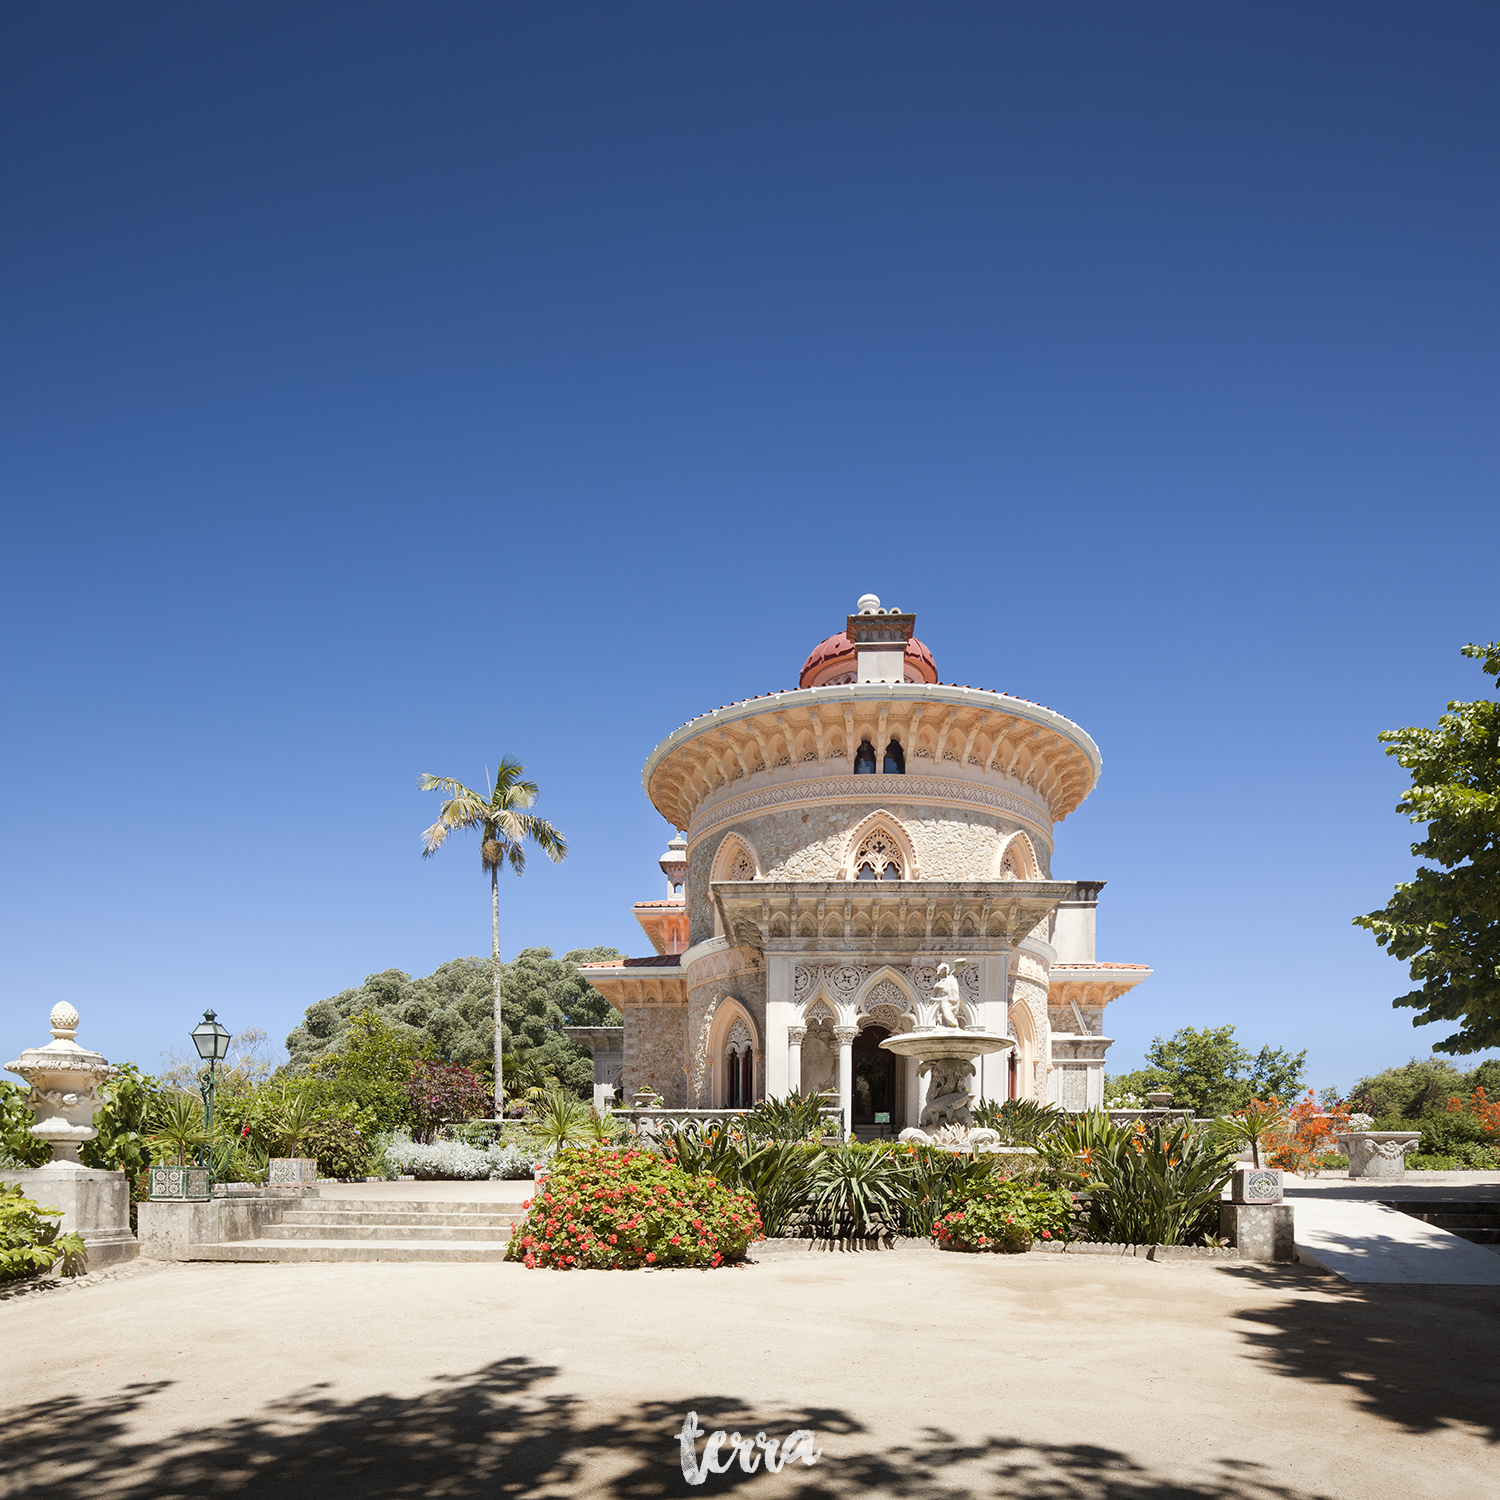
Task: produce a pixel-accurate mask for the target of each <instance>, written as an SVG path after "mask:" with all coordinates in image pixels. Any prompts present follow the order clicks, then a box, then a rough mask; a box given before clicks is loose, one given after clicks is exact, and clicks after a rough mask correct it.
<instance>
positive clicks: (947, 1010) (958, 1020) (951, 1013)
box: [932, 959, 964, 1030]
mask: <svg viewBox="0 0 1500 1500" xmlns="http://www.w3.org/2000/svg"><path fill="white" fill-rule="evenodd" d="M963 962H964V960H963V959H959V960H958V961H957V962H956V963H955V964H953V966H952V967H951V968H950V967H949V966H948V965H947V964H939V965H938V966H937V978H936V979H934V980H933V982H932V1003H933V1005H934V1006H936V1008H937V1023H938V1025H939V1026H947V1027H949V1028H950V1029H952V1030H958V1029H959V1028H961V1027H962V1026H963V1024H964V1013H963V1002H962V1001H961V1000H960V999H959V997H958V970H959V968H960V967H962V965H963Z"/></svg>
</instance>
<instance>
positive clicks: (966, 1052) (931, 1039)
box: [880, 964, 1015, 1150]
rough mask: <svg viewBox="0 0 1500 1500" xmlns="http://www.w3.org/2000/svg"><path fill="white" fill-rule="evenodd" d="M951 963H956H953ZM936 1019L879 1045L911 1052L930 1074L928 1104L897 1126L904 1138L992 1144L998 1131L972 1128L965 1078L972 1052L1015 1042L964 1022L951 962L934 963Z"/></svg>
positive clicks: (995, 1049)
mask: <svg viewBox="0 0 1500 1500" xmlns="http://www.w3.org/2000/svg"><path fill="white" fill-rule="evenodd" d="M955 967H956V966H955ZM932 999H933V1004H934V1007H935V1008H936V1012H937V1025H935V1026H922V1027H918V1028H917V1030H916V1031H907V1032H902V1033H900V1034H899V1035H897V1036H888V1037H887V1038H886V1039H885V1040H884V1041H883V1042H881V1044H880V1045H881V1047H882V1049H883V1050H885V1051H887V1052H894V1053H896V1054H897V1055H898V1056H900V1057H911V1058H915V1059H916V1060H917V1061H918V1062H919V1063H920V1064H921V1066H920V1067H919V1068H918V1070H917V1076H918V1077H925V1078H927V1079H928V1080H929V1082H928V1086H927V1104H926V1106H925V1108H924V1109H923V1110H922V1118H921V1120H920V1121H919V1122H918V1124H917V1126H915V1127H909V1128H908V1129H906V1130H903V1131H902V1132H901V1139H902V1140H903V1141H932V1140H935V1139H940V1140H941V1143H942V1144H944V1145H954V1146H957V1147H960V1148H963V1147H968V1148H969V1149H975V1150H978V1149H986V1148H988V1149H993V1148H994V1146H995V1144H996V1143H997V1142H998V1140H999V1137H998V1136H997V1135H996V1134H995V1132H994V1131H992V1130H984V1129H979V1130H975V1129H974V1115H973V1107H974V1095H973V1092H972V1091H971V1090H970V1088H969V1080H970V1079H972V1078H973V1077H974V1063H975V1060H976V1059H977V1058H980V1057H984V1056H985V1055H986V1054H988V1053H991V1052H1003V1051H1004V1050H1005V1049H1006V1048H1007V1047H1013V1046H1015V1042H1014V1041H1013V1040H1012V1039H1011V1038H1010V1037H1008V1036H1001V1035H1000V1034H999V1033H998V1032H994V1031H985V1030H984V1029H983V1028H979V1027H969V1028H966V1027H965V1026H964V1024H963V1011H962V1008H961V1002H960V1000H959V995H958V979H957V977H956V975H955V973H954V970H953V968H950V967H949V965H947V964H939V965H938V971H937V979H936V981H935V982H934V984H933V986H932Z"/></svg>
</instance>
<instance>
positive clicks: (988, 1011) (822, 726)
mask: <svg viewBox="0 0 1500 1500" xmlns="http://www.w3.org/2000/svg"><path fill="white" fill-rule="evenodd" d="M915 624H916V617H915V616H914V615H909V614H902V613H901V612H900V611H899V610H896V609H894V608H892V609H882V608H881V605H880V601H879V599H877V598H876V597H875V596H874V595H870V594H867V595H865V596H864V597H863V598H862V599H861V600H860V601H859V603H858V606H857V609H856V613H854V614H852V615H850V616H849V617H848V621H847V625H846V628H845V629H844V630H843V631H841V632H840V633H839V634H838V635H835V636H831V637H829V639H828V640H826V641H824V642H823V643H822V644H821V645H820V646H818V647H817V648H816V649H815V650H814V651H813V652H812V654H811V655H810V656H809V657H808V658H807V660H806V662H805V663H804V664H803V667H802V672H801V675H800V678H799V680H798V686H797V689H796V690H795V691H790V692H779V693H772V694H768V695H767V696H765V697H760V698H750V699H746V700H745V701H743V702H741V703H736V704H732V705H731V706H729V707H727V708H720V709H716V710H715V711H714V712H713V713H710V714H704V715H703V716H702V717H701V718H697V719H694V720H692V722H691V723H688V724H685V725H683V727H682V728H681V729H679V730H677V731H676V732H675V733H674V734H671V735H669V736H668V737H667V738H666V739H665V740H663V741H662V742H661V744H659V745H658V746H657V747H656V749H655V750H653V751H652V752H651V755H650V756H649V758H648V759H647V761H646V765H645V769H644V771H643V772H642V776H641V780H642V784H643V785H644V787H645V790H646V795H647V796H648V797H650V799H651V801H652V803H653V804H654V805H655V807H656V808H657V810H658V811H659V812H660V813H661V814H662V816H663V817H665V818H666V819H667V820H668V821H669V822H670V823H671V824H672V825H673V826H674V827H675V828H677V829H678V830H680V832H679V835H678V837H676V838H674V839H673V840H672V842H671V844H670V846H669V848H668V850H667V852H666V854H664V855H663V856H662V860H661V867H662V870H663V872H664V873H665V875H666V877H667V892H668V893H667V897H666V898H665V899H663V900H655V901H642V902H639V903H637V904H636V906H635V915H636V918H637V920H638V921H639V922H640V924H641V926H642V928H643V929H644V930H645V932H646V934H647V936H648V937H649V938H650V940H651V943H652V946H653V947H654V948H655V950H656V951H655V953H653V954H652V955H650V956H648V957H645V958H628V959H624V960H615V961H613V962H610V963H603V964H585V965H584V966H583V968H584V972H585V974H586V976H587V978H588V979H589V981H590V982H591V983H592V984H593V985H594V986H595V987H596V988H597V989H598V990H599V991H600V992H601V993H602V994H604V995H605V996H607V997H608V999H609V1000H610V1002H611V1003H612V1004H613V1005H614V1006H615V1007H616V1009H618V1010H619V1011H620V1013H621V1014H622V1015H623V1017H624V1021H625V1025H624V1063H623V1075H622V1083H623V1086H624V1090H625V1094H626V1097H627V1098H628V1097H630V1095H631V1094H633V1093H634V1092H636V1091H639V1090H645V1089H650V1090H653V1091H654V1092H656V1093H658V1094H660V1095H661V1096H662V1098H663V1099H664V1101H665V1103H666V1104H667V1105H668V1106H669V1107H673V1108H698V1109H725V1108H737V1107H742V1106H746V1105H749V1104H752V1103H754V1102H755V1101H756V1100H757V1099H760V1098H763V1097H765V1096H766V1095H768V1094H769V1095H784V1094H786V1093H787V1092H788V1091H789V1090H790V1089H793V1088H800V1089H801V1090H802V1092H803V1093H804V1094H808V1093H812V1092H814V1091H826V1092H827V1093H829V1094H830V1095H836V1096H837V1099H838V1102H839V1103H840V1105H841V1106H842V1107H843V1109H844V1119H845V1121H846V1122H849V1123H851V1124H852V1125H853V1126H854V1127H855V1128H856V1129H859V1130H860V1131H861V1133H862V1134H873V1133H876V1132H877V1131H879V1132H882V1133H883V1132H884V1131H885V1130H886V1129H887V1128H888V1129H889V1130H890V1131H891V1132H892V1133H894V1132H896V1131H899V1130H900V1129H901V1128H902V1127H903V1126H905V1125H907V1124H910V1123H915V1122H916V1120H917V1119H918V1118H919V1116H920V1114H921V1110H922V1107H923V1105H924V1103H925V1100H924V1099H923V1097H922V1096H923V1092H924V1090H925V1088H926V1080H925V1079H922V1078H919V1077H918V1076H917V1069H916V1066H915V1065H914V1064H912V1063H909V1062H908V1060H907V1059H904V1058H901V1057H898V1056H895V1055H893V1054H892V1053H891V1052H889V1051H887V1050H882V1049H881V1047H880V1045H879V1044H880V1042H881V1041H882V1040H884V1039H885V1038H886V1037H888V1036H890V1035H892V1034H893V1033H897V1032H902V1031H910V1030H912V1029H914V1028H916V1027H919V1026H929V1025H931V1024H932V1023H933V1016H932V1014H931V1012H932V1000H931V992H932V984H933V979H934V976H935V973H936V970H937V966H938V964H939V963H942V962H947V963H950V964H954V963H957V962H958V961H960V960H962V961H963V962H962V967H961V968H959V969H958V977H959V980H960V983H961V986H962V995H963V1000H964V1019H965V1024H967V1025H970V1026H974V1027H982V1028H985V1029H988V1030H992V1031H998V1032H1002V1033H1007V1034H1008V1035H1009V1036H1011V1037H1012V1038H1013V1039H1014V1041H1015V1046H1014V1047H1013V1048H1012V1049H1010V1050H1009V1051H1008V1052H1001V1053H997V1054H994V1055H991V1056H989V1057H986V1058H984V1059H983V1060H982V1063H981V1064H980V1065H979V1077H978V1078H977V1080H976V1089H977V1092H978V1093H979V1095H980V1097H982V1098H986V1099H1005V1098H1020V1099H1046V1100H1050V1101H1052V1102H1054V1103H1057V1104H1060V1105H1062V1106H1063V1107H1064V1108H1066V1109H1073V1110H1080V1109H1086V1108H1090V1107H1092V1106H1096V1105H1100V1104H1102V1103H1103V1102H1104V1055H1105V1052H1106V1050H1107V1049H1108V1047H1109V1044H1110V1038H1109V1037H1108V1036H1106V1035H1105V1034H1104V1033H1105V1026H1104V1010H1105V1007H1106V1006H1107V1005H1108V1004H1109V1002H1110V1001H1111V1000H1114V999H1116V998H1117V997H1119V996H1120V995H1122V994H1124V993H1125V992H1126V991H1127V990H1129V989H1131V988H1132V987H1133V986H1135V985H1137V984H1139V983H1140V982H1141V980H1143V979H1144V978H1146V976H1147V975H1148V974H1150V972H1151V971H1150V969H1149V968H1147V967H1145V966H1144V965H1142V964H1122V963H1104V962H1101V961H1099V960H1097V959H1096V958H1095V957H1094V912H1095V908H1096V905H1097V903H1098V900H1099V892H1100V890H1101V888H1102V887H1103V884H1104V882H1103V881H1097V880H1054V879H1052V850H1053V833H1054V830H1055V828H1056V827H1057V825H1058V824H1059V823H1061V822H1062V821H1063V819H1064V818H1066V817H1067V816H1068V814H1069V813H1071V812H1072V811H1073V810H1074V809H1075V808H1076V807H1078V805H1079V804H1080V803H1081V802H1082V801H1083V799H1084V798H1085V797H1086V796H1088V794H1089V792H1090V791H1091V790H1092V789H1093V786H1094V784H1095V782H1096V781H1097V780H1098V777H1099V770H1100V756H1099V750H1098V747H1097V746H1096V745H1095V744H1094V742H1093V740H1092V739H1090V738H1089V736H1088V735H1087V734H1085V733H1084V731H1083V730H1082V729H1080V728H1079V727H1078V725H1076V724H1074V723H1072V722H1070V721H1069V720H1067V719H1065V718H1063V717H1062V715H1060V714H1057V713H1054V712H1053V711H1052V710H1051V709H1048V708H1043V707H1041V706H1040V705H1039V704H1035V703H1029V702H1027V701H1026V700H1024V699H1021V698H1013V697H1011V696H1009V695H1008V694H1005V693H996V692H988V691H981V690H979V689H976V688H969V687H956V686H952V685H950V684H946V683H940V682H939V681H938V674H937V667H936V664H935V663H934V660H933V656H932V653H931V652H930V651H929V650H928V649H927V647H925V646H924V645H923V644H922V643H921V642H920V641H918V640H916V639H915V638H914V637H913V634H912V631H913V627H914V626H915Z"/></svg>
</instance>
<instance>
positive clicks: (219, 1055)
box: [191, 1010, 229, 1169]
mask: <svg viewBox="0 0 1500 1500" xmlns="http://www.w3.org/2000/svg"><path fill="white" fill-rule="evenodd" d="M191 1036H192V1038H193V1045H194V1046H195V1047H196V1048H197V1049H198V1056H199V1057H201V1058H202V1059H203V1061H204V1062H206V1063H207V1064H208V1082H207V1083H205V1084H203V1085H202V1086H201V1087H202V1091H203V1111H204V1119H203V1134H204V1136H205V1137H206V1138H207V1142H208V1166H209V1167H210V1169H212V1167H213V1159H214V1158H213V1150H214V1068H215V1066H216V1065H217V1064H218V1063H221V1062H223V1061H224V1059H225V1057H226V1056H227V1055H228V1053H229V1033H228V1032H227V1031H226V1030H225V1029H224V1028H223V1027H222V1026H220V1025H219V1022H218V1018H217V1017H216V1016H215V1015H214V1013H213V1011H211V1010H206V1011H204V1012H203V1019H202V1020H201V1021H200V1022H199V1023H198V1024H197V1025H196V1026H195V1027H193V1029H192V1032H191Z"/></svg>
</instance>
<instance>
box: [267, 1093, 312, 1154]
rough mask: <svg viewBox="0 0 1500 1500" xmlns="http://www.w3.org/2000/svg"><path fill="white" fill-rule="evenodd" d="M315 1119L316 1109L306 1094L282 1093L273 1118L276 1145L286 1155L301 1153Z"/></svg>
mask: <svg viewBox="0 0 1500 1500" xmlns="http://www.w3.org/2000/svg"><path fill="white" fill-rule="evenodd" d="M317 1121H318V1115H317V1110H316V1108H315V1107H314V1105H313V1103H312V1100H311V1099H309V1098H308V1096H307V1095H306V1094H292V1093H287V1094H284V1095H283V1096H282V1099H281V1102H280V1104H279V1105H278V1106H277V1108H276V1113H275V1116H274V1118H273V1128H274V1129H275V1131H276V1144H277V1146H278V1147H279V1148H280V1150H281V1151H282V1152H283V1153H284V1154H285V1155H287V1156H299V1155H301V1152H302V1147H303V1145H304V1144H305V1143H306V1141H307V1136H308V1132H309V1131H311V1130H312V1128H313V1126H314V1125H316V1124H317Z"/></svg>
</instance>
